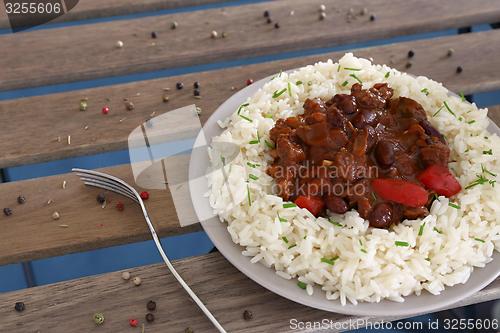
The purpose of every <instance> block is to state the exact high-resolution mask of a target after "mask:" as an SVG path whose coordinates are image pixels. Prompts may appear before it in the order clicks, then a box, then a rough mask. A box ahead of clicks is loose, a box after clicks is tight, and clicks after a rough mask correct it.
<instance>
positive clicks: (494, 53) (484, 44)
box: [0, 0, 500, 333]
mask: <svg viewBox="0 0 500 333" xmlns="http://www.w3.org/2000/svg"><path fill="white" fill-rule="evenodd" d="M217 2H223V1H216V0H198V1H197V0H189V1H176V0H169V1H159V0H142V1H141V2H140V3H138V2H137V1H129V0H127V1H116V0H106V1H102V0H101V1H97V0H86V1H85V0H82V1H81V3H80V4H79V5H78V6H77V7H75V9H74V10H73V11H72V12H71V13H70V15H67V16H64V17H62V18H60V19H59V21H73V20H81V19H88V18H97V17H104V18H105V17H109V16H114V15H125V14H137V13H138V14H142V13H143V12H145V11H152V10H168V9H174V8H178V7H180V6H198V5H206V4H212V5H213V4H214V3H217ZM323 2H324V3H326V5H327V17H326V19H325V20H324V21H320V20H319V19H318V15H319V14H318V8H319V6H320V4H321V3H323ZM224 5H225V4H219V7H216V8H212V9H204V8H205V7H200V8H197V9H198V10H194V11H182V10H181V11H175V12H174V13H171V14H168V13H165V14H162V15H159V16H158V15H140V17H139V18H132V17H124V18H122V19H119V20H111V21H109V22H108V21H104V22H100V23H94V22H92V21H91V22H90V23H88V24H83V25H78V26H71V25H70V26H67V27H59V28H51V29H41V30H36V31H31V32H22V33H17V34H5V35H0V45H1V46H2V47H1V48H0V68H1V74H0V92H1V91H7V90H12V89H23V88H31V87H38V86H41V85H61V84H66V83H68V84H69V83H71V82H75V81H81V80H94V81H91V84H93V85H95V86H99V82H100V81H99V79H102V78H106V77H110V76H122V79H121V81H122V82H124V83H123V84H119V85H112V86H100V87H97V88H91V89H85V90H74V91H66V92H61V93H53V94H46V95H41V96H36V97H28V98H20V99H13V100H3V101H0V151H1V152H2V153H1V156H0V168H7V167H12V166H18V165H26V164H31V163H36V162H44V161H52V160H58V159H62V158H67V157H74V156H82V155H90V154H96V153H100V152H109V151H115V150H118V149H124V148H126V147H127V136H128V134H129V133H130V131H131V130H132V129H134V128H135V127H136V126H138V125H139V124H141V123H142V122H143V121H144V120H146V119H148V118H149V117H151V115H152V114H156V115H158V114H161V113H164V112H166V111H168V110H172V109H176V108H178V107H181V106H184V105H188V104H192V103H196V104H197V105H199V106H200V107H201V108H202V110H203V111H202V114H201V120H202V122H204V121H206V119H207V118H208V117H209V116H210V114H211V113H212V112H213V111H214V110H215V108H216V107H217V106H218V105H220V104H221V103H222V102H223V101H224V100H225V99H227V98H228V97H229V96H231V95H232V94H233V93H234V91H233V90H232V89H231V87H235V88H236V89H240V88H242V87H244V86H245V82H246V80H247V79H248V78H252V79H254V80H258V79H260V78H262V77H265V76H267V75H270V74H272V73H275V72H277V71H279V70H280V69H290V68H294V67H298V66H301V65H306V64H310V63H312V62H314V61H318V60H326V59H328V58H331V59H333V60H337V59H338V58H339V57H340V56H341V54H343V53H344V52H331V48H332V47H335V46H340V45H349V44H353V43H356V42H362V41H370V40H374V39H382V38H391V37H396V36H399V35H409V34H416V33H424V32H431V31H443V30H447V29H458V28H461V27H466V26H470V25H475V24H481V23H495V22H500V3H498V1H497V0H478V1H468V0H443V1H425V0H418V1H404V0H396V1H389V0H371V1H368V0H353V1H350V2H349V4H348V3H347V2H344V1H319V0H312V1H303V0H291V1H272V2H257V3H251V4H245V5H240V6H227V7H224ZM215 6H217V4H216V5H215ZM365 7H366V8H367V10H368V14H366V15H357V14H356V15H355V17H354V18H350V17H349V14H348V13H349V10H350V8H353V10H354V12H355V13H359V12H360V11H361V10H362V9H363V8H365ZM195 9H196V7H195ZM265 10H269V11H270V12H271V15H272V17H273V19H274V20H275V21H278V22H279V23H280V29H276V28H274V26H273V24H267V23H266V21H265V18H264V17H263V12H264V11H265ZM292 10H293V11H294V15H290V11H292ZM1 15H3V13H2V14H1ZM1 15H0V27H5V26H6V24H7V21H6V18H5V16H1ZM370 15H374V17H375V20H374V21H372V20H370ZM173 21H176V22H178V24H179V26H178V28H177V29H175V30H174V29H171V23H172V22H173ZM212 30H216V31H218V32H219V34H221V33H222V32H225V33H226V34H227V37H226V38H218V39H215V40H214V39H211V38H210V32H211V31H212ZM152 31H155V32H156V33H157V35H158V38H156V39H152V38H151V37H150V35H151V32H152ZM118 40H121V41H123V43H124V47H123V48H121V49H118V48H116V42H117V41H118ZM450 48H453V49H454V50H455V53H454V55H453V56H452V57H449V58H448V57H446V54H447V52H448V50H449V49H450ZM304 49H316V52H311V53H310V54H313V53H314V55H310V56H305V57H297V58H291V59H285V60H277V61H267V62H262V61H261V60H262V59H269V58H268V57H267V56H269V55H273V54H278V53H282V52H285V51H298V50H304ZM324 49H326V50H324ZM409 50H413V51H414V52H415V57H414V58H412V59H411V63H412V66H411V67H410V68H406V64H407V63H408V59H407V53H408V51H409ZM325 52H327V53H325ZM354 53H355V55H358V56H363V57H367V58H368V57H372V58H373V60H374V62H376V63H386V64H389V65H391V66H393V67H395V68H397V69H401V70H405V71H408V72H410V73H413V74H418V75H426V76H429V77H431V78H433V79H435V80H437V81H440V82H443V83H444V85H446V86H447V87H449V88H450V89H451V90H454V91H456V92H464V93H465V94H472V93H477V92H484V91H491V90H495V89H499V88H500V57H499V56H498V54H499V53H500V31H495V30H492V31H485V32H473V33H468V34H461V35H446V36H442V37H434V38H430V39H422V40H415V41H411V42H402V43H396V44H387V45H384V46H376V47H370V48H365V49H357V50H354ZM262 56H264V58H262ZM249 58H250V59H251V62H254V63H255V64H251V65H245V66H238V62H235V60H237V59H249ZM222 61H230V62H229V65H230V66H226V67H224V66H222V65H214V66H212V68H209V69H210V70H209V71H205V72H199V71H197V68H199V67H196V66H197V65H199V64H206V63H212V62H215V63H216V64H217V63H220V62H222ZM185 66H192V67H190V68H191V69H190V70H189V71H188V72H192V73H190V74H183V75H179V76H171V73H172V72H171V71H169V69H175V68H179V67H185ZM457 66H462V67H463V69H464V71H463V72H462V73H461V74H457V73H456V71H455V69H456V67H457ZM156 70H162V71H163V72H160V73H163V74H165V75H166V76H165V77H161V78H158V79H148V80H143V81H137V80H136V79H137V78H138V79H141V78H143V77H142V76H140V75H139V76H135V77H134V76H130V75H131V74H134V73H144V72H147V71H156ZM131 78H132V79H131ZM194 81H200V82H202V86H203V87H202V98H201V99H199V100H198V99H194V97H193V96H192V92H191V89H190V87H187V89H184V90H181V91H176V90H175V83H176V82H184V83H185V84H186V86H187V85H191V84H192V82H194ZM61 87H63V86H61ZM164 88H170V89H171V90H170V91H164ZM164 94H168V95H169V101H168V102H167V103H165V102H164V101H163V95H164ZM82 98H88V105H89V106H88V110H87V111H86V112H80V111H79V102H80V100H81V99H82ZM124 98H128V99H129V100H130V101H132V102H133V103H134V105H135V109H134V110H133V111H127V110H126V108H125V105H124V102H123V99H124ZM104 104H106V105H109V106H110V108H111V110H112V111H113V112H111V113H110V114H109V115H108V116H106V117H103V116H102V115H101V114H100V109H101V107H102V106H103V105H104ZM490 117H491V118H492V119H494V120H495V121H496V122H497V123H499V124H500V107H492V108H490ZM68 136H70V137H71V140H70V141H71V142H70V144H68V140H67V138H68ZM105 171H106V172H109V173H111V174H114V175H117V176H119V177H122V178H124V179H125V180H127V181H133V178H132V175H131V170H130V167H129V166H128V165H121V166H115V167H111V168H107V169H106V170H105ZM64 181H65V182H66V184H67V185H66V188H65V189H63V188H62V186H61V184H62V183H63V182H64ZM20 193H22V194H24V195H25V196H26V197H29V202H27V203H26V204H25V205H17V204H16V203H15V200H16V197H17V195H18V194H20ZM96 194H97V191H96V190H92V189H89V188H85V187H84V186H83V185H82V184H81V183H79V181H78V180H77V179H76V178H75V176H73V175H70V174H63V175H58V176H53V177H44V178H36V179H33V180H27V181H18V182H10V183H9V182H8V183H3V184H0V202H1V203H2V204H4V205H6V206H13V207H15V214H13V215H12V216H10V217H8V218H6V217H4V216H2V217H0V225H1V226H2V242H0V264H9V263H16V262H23V261H29V260H33V259H40V258H47V257H51V256H58V255H63V254H68V253H75V252H79V251H85V250H92V249H98V248H104V247H109V246H112V245H118V244H126V243H131V242H136V241H141V240H146V239H149V238H150V235H149V233H148V230H147V228H146V224H145V223H144V221H143V218H142V216H141V214H140V211H139V209H137V208H136V207H134V206H133V205H132V203H130V202H126V203H125V205H126V208H125V209H126V214H123V213H120V212H118V211H116V210H115V209H113V208H112V207H111V208H109V209H101V208H100V207H99V206H98V205H96V203H95V196H96ZM48 200H51V201H52V203H51V204H47V201H48ZM147 206H148V209H149V211H150V213H151V214H150V215H151V217H152V220H153V221H154V223H155V225H156V227H157V230H158V232H159V234H160V235H161V236H169V235H179V234H183V233H188V232H192V231H195V230H199V229H200V228H199V226H191V227H188V228H181V227H180V226H179V223H178V220H177V217H176V215H175V212H174V208H173V203H172V200H171V197H170V194H169V193H168V191H152V193H151V199H150V200H149V201H148V203H147ZM54 211H58V212H60V214H61V216H62V217H61V219H60V220H58V221H54V220H53V219H52V218H51V215H52V213H53V212H54ZM95 221H99V225H98V226H95V224H96V222H95ZM60 225H65V226H67V227H60ZM96 228H98V230H96ZM175 266H176V267H177V269H178V270H179V272H180V274H181V275H182V276H183V277H184V278H185V279H186V281H187V282H188V283H189V284H190V285H191V286H192V288H193V289H194V291H195V292H196V293H197V294H198V295H199V296H200V298H201V299H202V300H203V301H204V302H205V303H206V304H207V306H208V308H210V309H211V310H212V311H213V313H214V314H215V316H216V317H217V318H218V319H219V320H220V321H221V323H222V324H223V325H224V327H226V329H227V330H228V331H229V332H270V331H277V332H288V331H291V329H290V327H289V320H290V319H291V318H296V319H298V320H302V321H314V320H321V319H323V318H329V319H332V320H333V321H335V322H339V323H341V322H345V321H348V320H349V319H353V317H350V316H345V315H340V314H334V313H326V312H323V311H317V310H314V309H310V308H307V307H304V306H301V305H298V304H295V303H293V302H290V301H288V300H286V299H284V298H281V297H279V296H276V295H274V294H272V293H270V292H269V291H267V290H265V289H264V288H262V287H260V286H259V285H257V284H255V283H254V282H253V281H251V280H249V279H248V278H246V277H245V276H244V275H243V274H241V273H239V272H238V271H237V270H236V269H235V268H234V267H232V266H231V265H230V264H229V263H228V262H227V261H226V260H225V259H224V258H223V257H222V256H221V255H220V254H219V253H212V254H207V255H203V256H198V257H193V258H188V259H183V260H179V261H177V262H176V263H175ZM131 273H132V275H133V276H140V277H141V278H142V280H143V283H142V285H141V286H140V287H134V286H133V285H132V284H131V283H130V282H124V281H123V280H122V279H121V272H113V273H108V274H103V275H100V276H92V277H85V278H82V279H78V280H73V281H65V282H61V283H56V284H53V285H48V286H41V287H36V288H29V289H24V290H20V291H16V292H9V293H5V294H2V297H1V298H0V318H2V324H1V326H0V331H2V332H4V331H5V332H38V331H39V332H41V333H44V332H50V333H57V332H99V331H101V332H125V331H126V330H128V329H130V328H129V326H128V322H127V320H128V318H129V317H130V316H136V317H138V318H140V319H141V320H142V319H143V315H144V313H145V304H146V302H147V301H148V300H149V299H155V300H156V301H157V303H158V310H157V314H156V321H155V322H154V323H153V324H147V325H146V331H147V332H183V331H184V329H185V328H187V327H191V328H193V329H194V331H195V332H213V331H214V329H213V327H212V326H211V324H210V322H209V321H208V320H206V319H205V318H204V316H203V315H202V313H201V312H200V311H199V310H198V309H197V308H196V307H195V305H194V304H193V303H192V302H191V301H190V300H189V298H188V296H187V295H186V294H185V293H184V291H183V290H181V289H180V287H179V286H178V285H177V284H176V283H175V282H174V279H173V277H172V276H171V275H170V274H169V273H168V272H167V270H166V268H164V267H163V266H161V265H151V266H144V267H138V268H135V269H133V270H131ZM499 296H500V280H496V281H495V282H493V283H492V284H491V285H490V286H488V287H487V288H485V289H484V290H482V291H480V292H478V293H476V294H475V295H474V296H472V297H470V298H468V299H466V300H464V301H463V302H461V303H460V304H456V306H461V305H465V304H473V303H478V302H484V301H488V300H493V299H498V298H499ZM19 300H22V301H24V302H25V303H26V306H27V310H26V311H25V312H23V313H17V312H15V311H13V305H14V303H15V302H16V301H19ZM246 309H248V310H251V311H252V312H253V313H254V319H253V320H251V321H245V320H244V319H243V317H242V313H243V311H244V310H246ZM97 311H99V312H103V313H105V314H106V323H105V325H104V326H103V327H101V328H96V327H95V325H94V323H93V322H92V319H91V317H92V314H93V313H94V312H97ZM354 319H359V318H354ZM363 319H366V320H370V321H373V320H377V318H363ZM390 319H398V318H390ZM295 332H297V331H295Z"/></svg>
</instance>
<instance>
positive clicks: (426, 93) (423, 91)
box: [420, 88, 429, 96]
mask: <svg viewBox="0 0 500 333" xmlns="http://www.w3.org/2000/svg"><path fill="white" fill-rule="evenodd" d="M420 92H421V93H424V94H425V96H429V89H427V88H423V89H422V90H420Z"/></svg>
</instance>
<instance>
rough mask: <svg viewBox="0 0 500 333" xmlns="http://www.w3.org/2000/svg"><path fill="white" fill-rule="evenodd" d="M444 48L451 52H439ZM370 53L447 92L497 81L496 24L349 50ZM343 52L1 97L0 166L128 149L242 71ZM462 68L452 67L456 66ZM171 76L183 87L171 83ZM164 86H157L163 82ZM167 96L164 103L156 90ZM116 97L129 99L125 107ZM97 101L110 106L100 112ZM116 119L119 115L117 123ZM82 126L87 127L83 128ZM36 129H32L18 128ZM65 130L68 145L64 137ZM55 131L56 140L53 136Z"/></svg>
mask: <svg viewBox="0 0 500 333" xmlns="http://www.w3.org/2000/svg"><path fill="white" fill-rule="evenodd" d="M449 48H454V49H455V55H454V56H453V57H451V58H447V57H446V52H447V50H448V49H449ZM410 49H411V50H414V52H415V54H416V55H415V57H414V59H412V63H413V65H412V67H411V68H409V69H406V68H405V64H406V63H407V58H406V54H407V53H408V50H410ZM354 53H355V54H356V55H358V56H362V57H366V58H368V57H373V58H374V62H375V63H386V64H389V65H390V66H392V67H395V68H397V69H400V70H403V71H408V72H410V73H413V74H416V75H425V76H428V77H430V78H433V79H434V80H436V81H439V82H442V83H443V84H444V85H445V86H447V87H448V88H450V89H451V90H453V91H456V92H459V91H463V92H465V93H466V94H467V93H472V92H479V91H486V90H493V89H498V88H500V57H498V54H499V53H500V31H498V30H496V31H488V32H481V33H471V34H464V35H458V36H451V37H442V38H436V39H430V40H421V41H412V42H406V43H398V44H392V45H386V46H379V47H373V48H366V49H360V50H356V51H355V52H354ZM342 54H343V52H336V53H328V54H321V55H315V56H309V57H303V58H294V59H289V60H282V61H274V62H267V63H262V64H256V65H249V66H243V67H236V68H229V69H223V70H216V71H210V72H203V73H194V74H187V75H182V76H176V77H170V78H165V79H158V80H149V81H140V82H134V83H130V84H124V85H115V86H110V87H103V88H95V89H88V90H80V91H73V92H68V93H60V94H52V95H47V96H40V97H32V98H25V99H17V100H7V101H0V151H1V152H2V154H1V156H0V168H2V167H8V166H13V165H20V164H28V163H35V162H43V161H48V160H54V159H61V158H66V157H71V156H78V155H86V154H94V153H99V152H105V151H112V150H117V149H125V148H127V144H126V142H127V136H128V135H129V133H130V132H131V131H132V130H133V129H134V128H135V127H137V126H139V125H140V124H141V123H143V122H144V121H145V120H146V119H148V118H150V116H151V114H152V113H153V112H154V113H155V115H159V114H162V113H164V112H166V111H168V110H173V109H176V108H179V107H182V106H185V105H189V104H193V103H196V104H197V105H198V106H200V107H201V108H202V110H203V113H202V116H201V118H202V121H205V120H206V119H207V118H208V117H209V116H210V115H211V114H212V112H213V111H214V110H215V109H216V108H217V107H218V106H219V105H220V104H221V103H222V102H223V101H224V100H226V99H227V98H228V97H230V96H231V95H232V94H233V93H234V91H232V90H231V86H234V87H235V88H236V89H241V88H243V87H244V85H245V81H246V79H247V78H253V79H254V80H258V79H260V78H263V77H266V76H268V75H271V74H273V73H277V72H279V70H280V69H292V68H296V67H300V66H303V65H307V64H310V63H313V62H315V61H319V60H326V59H328V58H331V59H333V60H334V61H336V60H337V59H338V58H339V57H340V56H341V55H342ZM459 65H460V66H462V67H463V68H464V71H463V73H461V74H456V73H455V70H456V67H457V66H459ZM196 80H197V81H199V82H200V83H201V86H202V87H201V93H202V99H199V100H198V99H195V98H194V97H193V91H192V84H193V82H194V81H196ZM176 82H183V83H184V85H185V88H184V89H183V90H180V91H178V90H176V89H175V84H176ZM165 87H167V88H170V89H171V90H170V91H168V92H164V91H163V90H162V88H165ZM164 94H166V95H168V96H169V97H170V101H169V102H168V103H164V102H163V101H162V96H163V95H164ZM84 97H87V98H88V111H86V112H80V111H79V102H80V99H81V98H84ZM123 98H129V99H130V100H131V101H132V102H133V103H134V105H135V110H134V111H126V108H125V104H124V102H123ZM104 105H109V106H110V107H111V112H110V114H108V115H107V116H103V115H102V114H101V108H102V107H103V106H104ZM120 120H122V121H121V122H120ZM85 125H88V126H89V128H88V130H84V127H85ZM25 133H36V135H25ZM68 135H71V145H68V144H67V141H66V138H67V136H68ZM57 137H61V142H57V141H56V138H57Z"/></svg>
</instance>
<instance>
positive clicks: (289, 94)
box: [288, 82, 292, 97]
mask: <svg viewBox="0 0 500 333" xmlns="http://www.w3.org/2000/svg"><path fill="white" fill-rule="evenodd" d="M288 96H290V97H292V85H291V84H290V82H288Z"/></svg>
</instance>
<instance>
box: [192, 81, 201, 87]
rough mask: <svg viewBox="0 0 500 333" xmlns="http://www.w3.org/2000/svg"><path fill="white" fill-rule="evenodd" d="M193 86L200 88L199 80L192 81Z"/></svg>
mask: <svg viewBox="0 0 500 333" xmlns="http://www.w3.org/2000/svg"><path fill="white" fill-rule="evenodd" d="M193 88H194V89H200V82H198V81H194V83H193Z"/></svg>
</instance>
